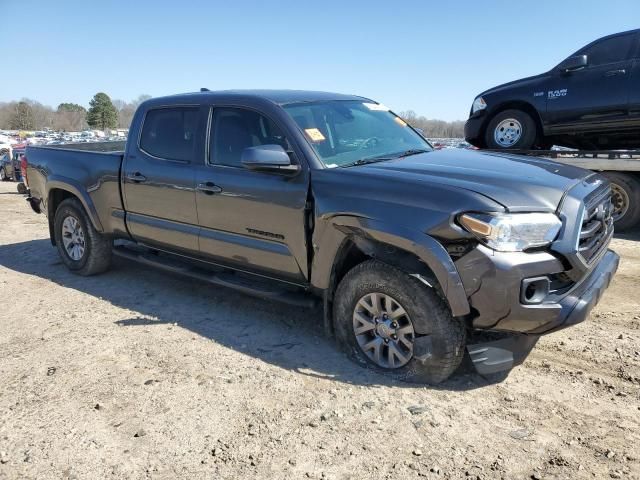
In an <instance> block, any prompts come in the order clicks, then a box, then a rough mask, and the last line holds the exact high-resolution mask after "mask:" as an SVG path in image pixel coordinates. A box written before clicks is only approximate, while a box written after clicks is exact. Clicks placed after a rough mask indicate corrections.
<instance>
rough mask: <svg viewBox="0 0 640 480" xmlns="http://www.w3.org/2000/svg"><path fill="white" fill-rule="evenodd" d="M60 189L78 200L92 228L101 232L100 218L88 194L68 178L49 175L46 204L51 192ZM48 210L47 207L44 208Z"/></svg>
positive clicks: (80, 185) (77, 183)
mask: <svg viewBox="0 0 640 480" xmlns="http://www.w3.org/2000/svg"><path fill="white" fill-rule="evenodd" d="M54 189H60V190H65V191H67V192H69V193H71V194H73V195H74V196H75V197H77V198H78V200H80V203H82V206H83V207H84V210H85V212H87V215H88V216H89V219H90V220H91V223H92V224H93V227H94V228H95V229H96V230H97V231H98V232H103V231H104V229H103V228H102V223H101V222H100V218H99V217H98V212H97V211H96V207H95V205H94V203H93V201H92V200H91V197H90V196H89V193H88V192H87V191H86V189H85V187H84V186H83V185H82V184H81V183H80V182H78V181H76V180H74V179H72V178H69V177H63V176H60V175H51V176H49V177H48V178H47V188H46V196H45V198H46V199H47V203H48V202H49V195H50V193H51V191H52V190H54ZM46 208H47V209H48V208H49V205H47V206H46Z"/></svg>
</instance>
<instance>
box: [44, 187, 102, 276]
mask: <svg viewBox="0 0 640 480" xmlns="http://www.w3.org/2000/svg"><path fill="white" fill-rule="evenodd" d="M54 235H55V240H56V247H57V248H58V253H59V254H60V258H61V259H62V261H63V263H64V264H65V265H66V266H67V268H69V270H71V271H72V272H74V273H77V274H78V275H95V274H97V273H101V272H104V271H105V270H108V269H109V267H110V266H111V255H112V251H111V249H112V243H113V242H112V241H111V239H110V238H108V237H106V236H104V235H101V234H100V233H99V232H98V231H96V229H95V228H94V227H93V225H92V223H91V220H90V219H89V217H88V216H87V214H86V212H85V211H84V208H83V206H82V204H81V203H80V202H79V201H78V200H77V199H75V198H68V199H66V200H64V201H63V202H62V203H60V206H59V207H58V209H57V210H56V214H55V219H54Z"/></svg>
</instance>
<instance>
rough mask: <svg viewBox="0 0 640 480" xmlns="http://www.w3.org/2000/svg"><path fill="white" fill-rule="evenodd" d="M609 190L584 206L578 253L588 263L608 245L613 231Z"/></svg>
mask: <svg viewBox="0 0 640 480" xmlns="http://www.w3.org/2000/svg"><path fill="white" fill-rule="evenodd" d="M612 212H613V206H612V204H611V190H607V191H606V192H605V194H604V195H599V196H598V197H597V198H596V199H594V200H592V201H591V202H589V204H588V205H586V206H585V209H584V214H583V216H582V226H581V228H580V234H579V236H578V246H577V247H578V255H580V256H581V257H582V259H583V260H584V261H585V262H586V263H587V264H590V263H591V262H592V261H593V260H594V259H596V258H598V256H599V254H600V253H601V252H602V250H603V249H605V248H606V247H607V245H608V242H609V238H610V237H611V233H612V231H613V217H612Z"/></svg>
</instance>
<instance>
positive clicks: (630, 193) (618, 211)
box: [603, 172, 640, 232]
mask: <svg viewBox="0 0 640 480" xmlns="http://www.w3.org/2000/svg"><path fill="white" fill-rule="evenodd" d="M603 175H604V176H606V177H607V178H608V179H609V181H610V182H611V190H612V194H613V195H612V198H611V202H612V203H613V221H614V222H615V229H616V230H617V231H619V232H624V231H625V230H630V229H632V228H633V227H640V180H638V178H637V177H634V176H632V175H628V174H625V173H619V172H603Z"/></svg>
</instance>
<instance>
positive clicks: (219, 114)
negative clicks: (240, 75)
mask: <svg viewBox="0 0 640 480" xmlns="http://www.w3.org/2000/svg"><path fill="white" fill-rule="evenodd" d="M274 144H275V145H280V146H281V147H282V148H284V149H285V150H290V148H289V145H288V143H287V140H286V138H285V136H284V134H283V133H282V131H281V130H280V128H279V127H278V126H277V125H276V124H275V123H273V122H272V121H271V120H270V119H268V118H266V117H265V116H263V115H260V114H259V113H257V112H254V111H252V110H242V109H238V108H216V109H215V110H214V113H213V123H212V127H211V139H210V148H209V162H210V163H211V164H213V165H222V166H226V167H238V168H241V167H242V163H241V161H240V160H241V157H242V151H243V150H244V149H245V148H248V147H257V146H259V145H274Z"/></svg>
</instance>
